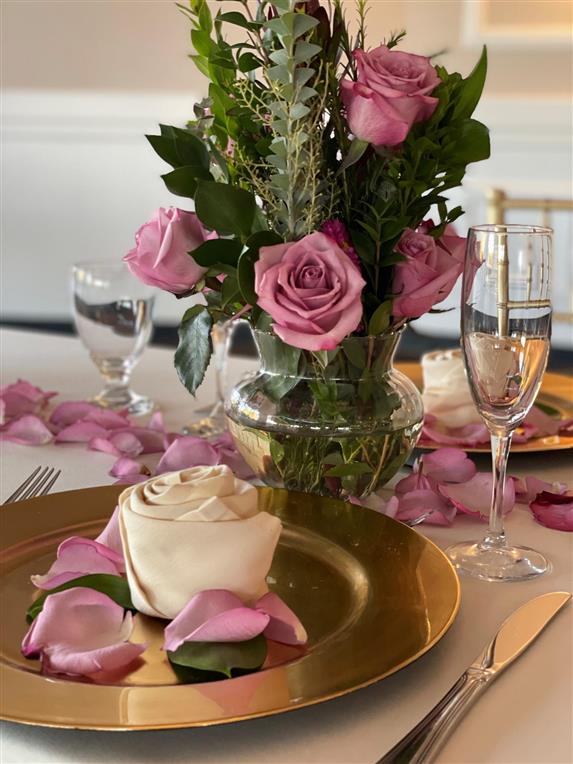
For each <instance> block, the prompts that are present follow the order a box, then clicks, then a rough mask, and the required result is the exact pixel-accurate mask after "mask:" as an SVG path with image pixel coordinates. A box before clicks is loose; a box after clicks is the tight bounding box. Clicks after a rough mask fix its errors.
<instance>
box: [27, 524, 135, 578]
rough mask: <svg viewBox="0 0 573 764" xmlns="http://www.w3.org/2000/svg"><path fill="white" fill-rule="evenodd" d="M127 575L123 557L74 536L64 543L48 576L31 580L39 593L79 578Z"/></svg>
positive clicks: (102, 545) (97, 543)
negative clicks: (105, 574)
mask: <svg viewBox="0 0 573 764" xmlns="http://www.w3.org/2000/svg"><path fill="white" fill-rule="evenodd" d="M124 572H125V565H124V562H123V555H120V554H118V553H117V552H116V551H114V550H113V549H111V548H109V547H107V546H105V545H104V544H102V543H100V542H98V541H92V539H86V538H81V537H80V536H72V537H71V538H69V539H66V540H65V541H62V543H61V544H60V546H59V547H58V552H57V557H56V560H55V561H54V562H53V563H52V566H51V567H50V569H49V570H48V572H47V573H45V574H44V575H35V576H32V583H33V584H34V586H37V587H38V588H39V589H55V587H56V586H60V584H65V583H66V582H67V581H72V580H73V579H74V578H79V577H80V576H87V575H91V574H93V573H108V574H110V575H112V576H119V575H121V574H122V573H124Z"/></svg>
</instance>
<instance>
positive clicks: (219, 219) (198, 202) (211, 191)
mask: <svg viewBox="0 0 573 764" xmlns="http://www.w3.org/2000/svg"><path fill="white" fill-rule="evenodd" d="M256 209H257V204H256V202H255V197H254V196H253V194H251V193H249V192H248V191H245V190H244V189H242V188H238V187H237V186H231V185H229V184H227V183H215V182H213V181H203V180H202V181H200V182H199V184H198V186H197V193H196V194H195V211H196V212H197V215H198V217H199V219H200V220H201V222H202V223H203V225H205V226H206V227H207V228H209V229H211V230H213V231H217V233H220V234H222V235H223V236H227V235H229V234H236V235H237V236H240V237H241V238H247V237H248V236H249V234H250V233H251V232H252V228H253V223H254V220H255V212H256Z"/></svg>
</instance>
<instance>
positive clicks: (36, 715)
mask: <svg viewBox="0 0 573 764" xmlns="http://www.w3.org/2000/svg"><path fill="white" fill-rule="evenodd" d="M120 490H121V488H120V487H118V486H106V487H103V488H89V489H84V490H81V491H69V492H66V493H60V494H51V495H48V496H44V497H41V498H38V499H32V500H29V501H24V502H20V503H18V504H12V505H7V506H5V507H3V508H2V521H3V533H2V541H1V547H0V549H1V552H0V553H1V558H0V559H1V564H2V568H1V574H0V614H1V618H2V629H0V683H1V685H2V693H1V706H0V717H1V718H3V719H8V720H10V721H16V722H22V723H26V724H40V725H45V726H52V727H77V728H83V729H114V730H136V729H161V728H170V727H195V726H204V725H209V724H220V723H225V722H233V721H238V720H240V719H250V718H255V717H259V716H267V715H271V714H276V713H281V712H283V711H288V710H292V709H295V708H301V707H303V706H308V705H311V704H313V703H319V702H321V701H324V700H329V699H330V698H335V697H338V696H340V695H344V694H345V693H348V692H351V691H352V690H356V689H358V688H360V687H365V686H366V685H368V684H371V683H372V682H375V681H377V680H379V679H382V678H384V677H386V676H388V675H389V674H392V673H393V672H395V671H397V670H398V669H400V668H402V667H403V666H406V665H407V664H409V663H411V662H412V661H414V660H416V658H418V657H420V656H421V655H422V654H423V653H425V652H426V651H427V650H429V649H430V648H431V647H432V646H433V645H434V644H436V642H437V641H438V640H439V639H440V638H441V637H442V636H443V635H444V634H445V632H446V631H447V629H448V628H449V627H450V625H451V624H452V622H453V620H454V618H455V616H456V613H457V611H458V608H459V603H460V588H459V581H458V578H457V575H456V573H455V571H454V569H453V567H452V565H451V564H450V562H449V560H448V559H447V558H446V556H445V555H444V554H443V553H442V552H441V551H440V550H439V549H438V548H437V547H436V546H435V545H434V544H432V543H431V542H430V541H428V540H427V539H425V538H424V537H423V536H420V535H419V534H418V533H416V532H415V531H413V530H411V529H410V528H408V527H406V526H405V525H402V524H401V523H398V522H395V521H394V520H391V519H390V518H388V517H385V516H383V515H379V514H377V513H375V512H372V511H370V510H367V509H363V508H361V507H357V506H354V505H352V504H345V503H343V502H340V501H336V500H334V499H327V498H321V497H317V496H310V495H307V494H300V493H289V492H287V491H284V490H276V489H271V488H260V489H259V506H260V508H261V509H265V510H267V511H268V512H271V513H272V514H275V515H277V516H278V517H280V518H281V520H282V522H283V526H284V530H283V533H282V535H281V539H280V541H279V546H278V549H277V552H276V555H275V559H274V561H273V565H272V568H271V571H270V577H269V584H270V586H271V588H272V589H274V590H275V591H276V592H278V593H279V594H280V596H281V597H282V598H283V599H284V600H285V601H286V602H287V604H288V605H289V606H290V607H291V608H293V610H294V611H295V612H296V613H297V615H298V616H299V617H300V618H301V620H302V622H303V623H304V625H305V627H306V629H307V631H308V634H309V642H308V646H307V648H306V650H305V651H300V650H295V649H293V648H286V647H281V646H279V645H276V646H275V645H273V646H272V649H271V650H270V655H269V659H268V662H267V665H268V667H267V668H264V669H263V670H262V671H259V672H257V673H254V674H250V675H248V676H243V677H240V678H237V679H230V680H224V681H220V682H212V683H206V684H197V685H182V684H178V683H177V680H176V678H175V675H174V674H173V672H172V670H171V668H170V667H169V665H168V663H167V662H166V660H165V658H164V655H163V653H162V652H161V649H160V647H161V643H162V631H163V626H164V622H162V621H159V620H155V619H151V618H146V617H143V616H141V615H138V616H136V621H137V626H136V633H135V634H134V637H133V639H134V640H135V641H140V640H141V639H144V640H145V641H146V642H147V643H148V645H149V647H148V649H147V651H146V652H145V653H144V654H143V660H142V661H141V662H140V665H139V666H135V667H134V669H133V670H132V672H131V673H130V674H129V675H128V676H123V677H110V676H108V677H106V678H105V682H106V683H105V684H103V683H97V682H88V681H74V680H68V679H66V678H53V677H50V678H48V677H44V676H42V674H41V673H40V666H39V663H38V661H29V660H26V659H24V658H23V657H22V656H21V654H20V642H21V639H22V637H23V635H24V633H25V631H26V623H25V619H24V613H25V610H26V608H27V607H28V605H29V604H30V602H31V600H32V597H33V595H34V588H33V586H32V585H31V583H30V575H31V574H32V573H37V572H43V571H45V570H46V569H47V568H48V567H49V565H50V563H51V561H52V560H53V558H54V555H55V552H56V548H57V545H58V544H59V543H60V542H61V541H62V540H63V539H64V538H67V537H68V536H72V535H83V536H91V537H93V536H96V535H97V534H98V533H99V531H100V530H101V529H102V527H103V526H104V524H105V522H106V520H107V518H108V517H109V516H110V514H111V512H112V510H113V508H114V506H115V503H116V498H117V495H118V493H119V492H120Z"/></svg>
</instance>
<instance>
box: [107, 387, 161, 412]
mask: <svg viewBox="0 0 573 764" xmlns="http://www.w3.org/2000/svg"><path fill="white" fill-rule="evenodd" d="M92 403H95V404H97V405H98V406H101V407H102V408H104V409H112V410H113V411H120V410H121V411H127V413H128V414H130V415H131V416H144V414H149V412H150V411H152V410H153V407H154V403H153V401H152V400H151V398H148V397H147V396H145V395H139V394H138V393H134V392H133V390H129V389H128V388H125V389H121V390H117V389H116V390H108V389H105V390H102V391H101V393H99V394H98V395H96V396H95V398H93V399H92Z"/></svg>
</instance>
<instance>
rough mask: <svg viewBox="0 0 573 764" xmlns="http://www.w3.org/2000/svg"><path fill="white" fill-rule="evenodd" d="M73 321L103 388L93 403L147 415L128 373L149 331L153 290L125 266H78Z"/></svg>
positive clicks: (74, 277)
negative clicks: (101, 379) (96, 368)
mask: <svg viewBox="0 0 573 764" xmlns="http://www.w3.org/2000/svg"><path fill="white" fill-rule="evenodd" d="M72 289H73V311H74V321H75V324H76V328H77V331H78V334H79V336H80V340H81V341H82V344H83V345H84V347H86V348H87V350H89V353H90V356H91V359H92V361H93V362H94V363H95V365H96V366H97V367H98V369H99V371H100V374H101V375H102V377H103V379H104V382H105V385H104V388H103V390H102V391H101V392H100V393H99V394H98V395H96V396H95V398H94V399H93V402H94V403H97V404H98V405H100V406H102V407H103V408H110V409H126V410H127V411H128V412H129V413H130V414H132V415H134V416H138V415H142V414H146V413H148V412H149V411H151V409H152V408H153V401H151V400H150V399H149V398H147V397H146V396H143V395H138V394H137V393H135V392H134V391H133V390H131V389H130V386H129V382H130V377H131V372H132V371H133V368H134V367H135V365H136V364H137V362H138V361H139V359H140V357H141V354H142V353H143V350H144V349H145V346H146V345H147V343H148V342H149V338H150V337H151V332H152V328H153V324H152V311H153V302H154V291H155V290H154V289H152V288H151V287H149V286H147V285H145V284H142V283H141V282H140V281H138V280H137V279H136V278H135V277H134V276H133V275H132V274H131V273H130V272H129V270H128V268H127V266H126V265H125V264H124V263H107V262H91V263H78V264H77V265H74V267H73V270H72Z"/></svg>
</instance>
